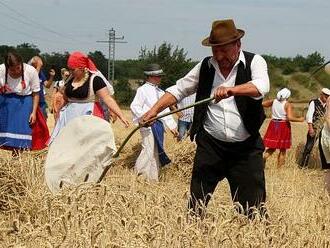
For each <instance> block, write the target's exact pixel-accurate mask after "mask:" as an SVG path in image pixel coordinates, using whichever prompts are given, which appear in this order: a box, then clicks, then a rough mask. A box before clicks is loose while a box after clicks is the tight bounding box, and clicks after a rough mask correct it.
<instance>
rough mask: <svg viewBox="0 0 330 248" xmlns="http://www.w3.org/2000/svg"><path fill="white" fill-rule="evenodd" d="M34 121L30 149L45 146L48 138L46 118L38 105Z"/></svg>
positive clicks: (40, 148)
mask: <svg viewBox="0 0 330 248" xmlns="http://www.w3.org/2000/svg"><path fill="white" fill-rule="evenodd" d="M36 117H37V118H36V122H35V123H34V124H33V126H32V147H31V150H42V149H44V148H45V147H46V146H47V141H48V140H49V131H48V127H47V123H46V119H45V117H44V115H43V114H42V112H41V109H40V107H38V109H37V114H36Z"/></svg>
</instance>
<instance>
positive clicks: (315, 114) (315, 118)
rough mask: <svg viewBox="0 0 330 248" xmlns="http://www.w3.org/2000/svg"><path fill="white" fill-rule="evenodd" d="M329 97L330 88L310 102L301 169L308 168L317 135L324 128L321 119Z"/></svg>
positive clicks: (324, 89)
mask: <svg viewBox="0 0 330 248" xmlns="http://www.w3.org/2000/svg"><path fill="white" fill-rule="evenodd" d="M329 95H330V90H329V89H328V88H323V89H322V90H321V94H320V97H319V98H317V99H313V100H311V101H310V102H309V106H308V110H307V114H306V121H307V123H308V132H307V140H306V144H305V148H304V151H303V154H302V158H301V160H300V161H299V166H300V167H307V166H308V161H309V157H310V154H311V151H312V149H313V146H314V143H315V141H316V138H317V137H316V133H317V132H318V131H320V128H321V127H322V126H323V122H322V123H320V119H322V117H323V116H324V113H325V107H326V102H327V98H328V97H329Z"/></svg>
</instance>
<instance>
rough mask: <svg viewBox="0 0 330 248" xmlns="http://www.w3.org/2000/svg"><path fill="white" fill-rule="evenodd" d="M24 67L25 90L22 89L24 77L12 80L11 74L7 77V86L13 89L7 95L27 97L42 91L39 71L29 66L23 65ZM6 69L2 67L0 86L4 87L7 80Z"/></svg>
mask: <svg viewBox="0 0 330 248" xmlns="http://www.w3.org/2000/svg"><path fill="white" fill-rule="evenodd" d="M23 66H24V81H25V85H26V87H25V89H23V87H22V84H21V82H22V77H19V78H12V77H11V76H10V75H9V73H8V75H7V85H8V87H9V88H10V89H11V91H10V92H7V93H15V94H17V95H21V96H26V95H31V94H32V92H39V91H40V83H39V76H38V72H37V70H36V69H35V68H34V67H33V66H31V65H28V64H25V63H24V64H23ZM5 73H6V67H5V65H4V64H1V65H0V86H4V84H5V83H6V82H5V79H6V74H5Z"/></svg>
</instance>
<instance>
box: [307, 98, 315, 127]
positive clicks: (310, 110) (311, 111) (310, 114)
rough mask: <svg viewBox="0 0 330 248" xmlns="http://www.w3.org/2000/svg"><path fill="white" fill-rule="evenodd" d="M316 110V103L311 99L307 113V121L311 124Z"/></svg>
mask: <svg viewBox="0 0 330 248" xmlns="http://www.w3.org/2000/svg"><path fill="white" fill-rule="evenodd" d="M314 111H315V103H314V101H311V102H310V104H309V106H308V110H307V113H306V121H307V123H310V124H312V123H313V115H314Z"/></svg>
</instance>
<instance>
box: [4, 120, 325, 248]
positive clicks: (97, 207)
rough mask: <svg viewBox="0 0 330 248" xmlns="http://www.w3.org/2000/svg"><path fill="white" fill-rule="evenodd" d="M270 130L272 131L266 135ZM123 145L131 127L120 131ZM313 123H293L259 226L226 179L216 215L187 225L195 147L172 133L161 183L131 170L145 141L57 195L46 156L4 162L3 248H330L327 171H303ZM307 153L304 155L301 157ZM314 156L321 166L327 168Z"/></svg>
mask: <svg viewBox="0 0 330 248" xmlns="http://www.w3.org/2000/svg"><path fill="white" fill-rule="evenodd" d="M265 127H266V125H265V126H264V128H265ZM114 128H115V131H116V134H117V136H118V143H120V142H121V141H122V140H123V139H124V137H125V135H126V134H127V133H128V130H124V129H123V128H122V127H120V126H119V125H118V124H116V125H115V127H114ZM305 134H306V126H305V125H303V124H293V137H294V144H293V148H292V149H291V150H290V151H289V153H288V157H287V164H286V166H285V167H284V168H282V169H279V170H278V169H276V168H275V167H276V166H275V160H276V158H275V156H274V157H272V158H270V160H269V161H268V163H267V168H266V180H267V193H268V200H267V207H268V209H269V213H270V222H266V221H264V220H255V221H253V222H252V221H249V220H247V219H246V218H245V217H243V216H240V215H238V214H237V213H236V212H235V210H234V207H233V206H232V203H231V200H230V195H229V187H228V185H227V182H226V181H223V182H221V183H220V184H219V186H218V188H217V190H216V192H215V194H214V197H213V198H212V200H211V202H210V205H209V208H208V215H207V217H206V218H205V219H204V220H203V221H201V220H191V219H187V214H186V206H187V197H188V190H189V180H190V175H191V169H192V166H191V164H192V159H193V155H194V148H195V147H194V144H192V143H190V142H189V141H188V140H186V141H184V143H182V144H177V143H176V142H175V141H174V140H173V139H172V138H171V137H170V136H169V135H168V137H167V149H168V153H169V155H170V157H171V158H172V161H173V163H172V165H170V166H168V167H165V168H164V169H163V171H162V176H161V180H160V182H159V183H149V182H146V181H145V180H144V179H143V178H141V177H137V176H136V175H134V173H133V172H132V170H131V169H130V168H131V167H132V165H133V164H134V159H135V157H136V154H137V153H138V151H139V147H138V146H137V145H136V144H137V142H138V140H139V135H138V134H136V135H135V136H134V137H133V140H132V141H131V142H130V143H129V145H128V146H127V147H126V148H125V149H124V152H123V154H121V156H120V159H119V160H117V161H116V162H115V163H114V164H113V165H114V166H113V167H112V168H111V170H110V171H109V173H108V175H107V177H106V180H105V181H104V182H102V183H101V184H99V185H91V184H82V185H80V186H79V187H77V188H72V189H65V190H64V191H62V192H61V193H60V194H58V195H56V196H53V195H51V194H50V193H49V192H48V190H47V188H46V186H45V183H44V179H43V163H44V158H43V157H34V155H33V154H30V153H27V152H26V153H24V154H23V155H22V156H21V157H20V158H19V159H16V160H13V159H11V157H10V154H8V153H7V152H1V159H0V163H1V166H0V204H1V205H0V209H1V210H0V246H1V247H330V235H329V233H330V207H329V206H330V199H329V196H328V195H327V194H326V193H325V191H324V189H323V173H322V171H320V170H319V169H318V168H316V169H305V170H300V169H298V168H297V164H296V162H295V161H296V154H297V153H299V152H297V150H301V144H302V143H303V142H304V141H305ZM300 152H301V151H300ZM317 157H318V156H317V154H316V153H315V152H314V154H313V159H311V160H312V162H313V164H314V165H316V166H317V165H318V161H317V159H316V158H317Z"/></svg>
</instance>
